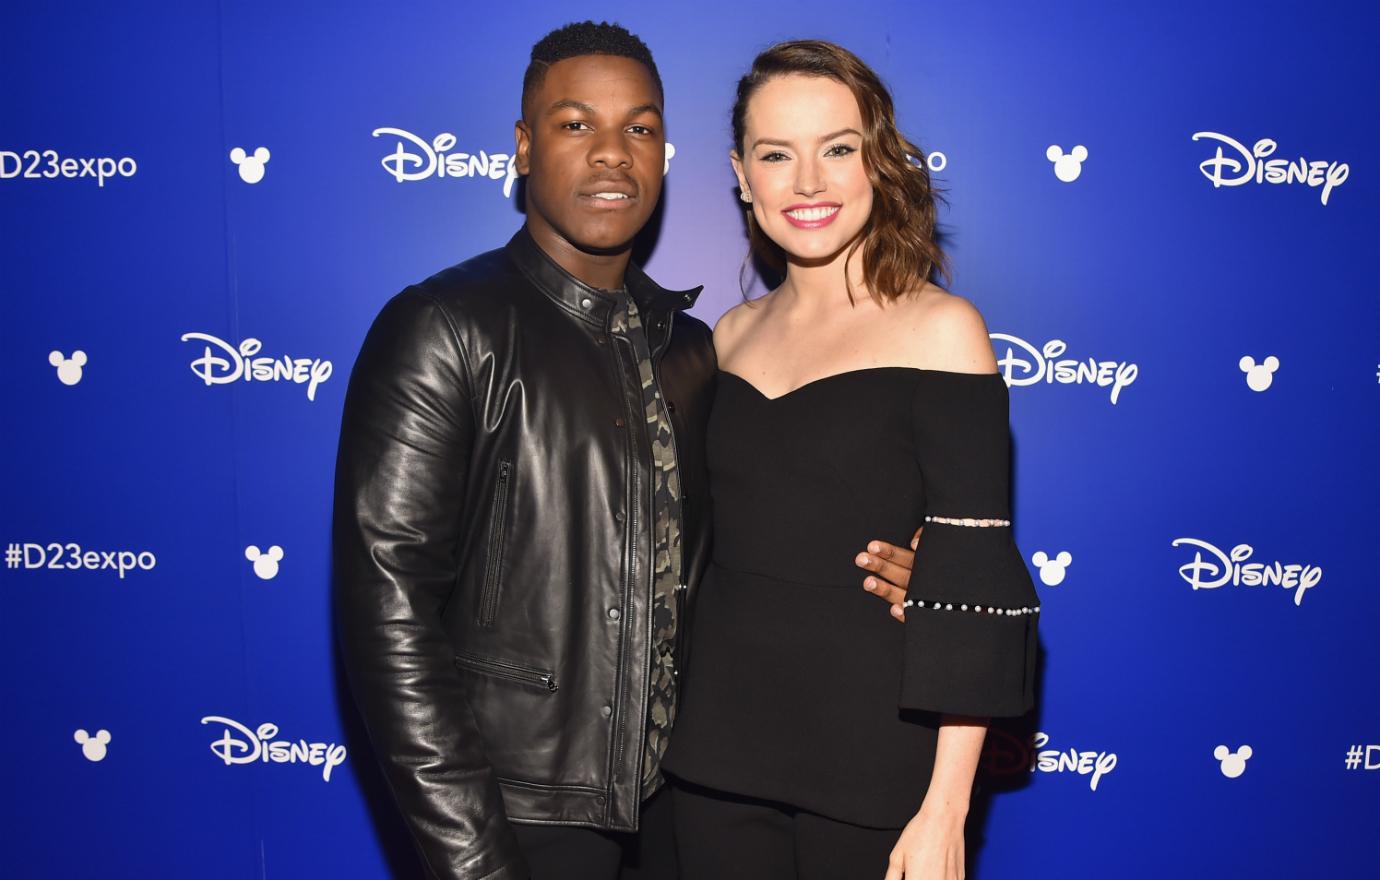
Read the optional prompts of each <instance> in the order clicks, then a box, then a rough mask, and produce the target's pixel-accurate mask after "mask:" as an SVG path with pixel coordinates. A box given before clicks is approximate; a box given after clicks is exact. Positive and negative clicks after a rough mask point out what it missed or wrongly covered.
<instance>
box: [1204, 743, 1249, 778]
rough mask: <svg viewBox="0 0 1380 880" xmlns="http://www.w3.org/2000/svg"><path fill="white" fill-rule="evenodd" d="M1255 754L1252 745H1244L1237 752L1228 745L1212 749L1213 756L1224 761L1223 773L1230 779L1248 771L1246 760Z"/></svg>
mask: <svg viewBox="0 0 1380 880" xmlns="http://www.w3.org/2000/svg"><path fill="white" fill-rule="evenodd" d="M1252 754H1254V752H1253V751H1252V749H1251V747H1250V746H1242V747H1241V748H1239V749H1237V750H1236V751H1235V752H1232V750H1231V749H1229V748H1227V747H1226V746H1218V747H1217V748H1215V749H1213V750H1212V756H1213V757H1214V758H1216V759H1217V760H1218V761H1220V762H1222V767H1221V769H1222V775H1223V776H1225V777H1227V778H1228V779H1235V778H1236V777H1238V776H1240V775H1241V774H1242V773H1245V772H1246V760H1247V759H1248V758H1250V756H1251V755H1252Z"/></svg>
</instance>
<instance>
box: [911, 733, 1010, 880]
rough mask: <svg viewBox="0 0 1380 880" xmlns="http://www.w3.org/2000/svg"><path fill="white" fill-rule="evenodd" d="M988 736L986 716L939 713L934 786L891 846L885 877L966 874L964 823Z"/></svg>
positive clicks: (929, 879) (956, 879) (936, 879)
mask: <svg viewBox="0 0 1380 880" xmlns="http://www.w3.org/2000/svg"><path fill="white" fill-rule="evenodd" d="M986 736H987V719H986V718H975V717H972V716H968V715H943V716H941V717H940V727H939V746H938V748H937V749H936V750H935V756H934V772H933V773H932V774H931V776H930V787H929V791H928V792H926V794H925V800H924V802H923V803H922V804H921V805H920V812H918V813H916V814H915V818H913V819H911V820H910V823H909V824H908V825H906V827H905V830H903V831H902V832H901V837H900V839H899V840H897V841H896V846H895V848H893V849H892V851H891V859H890V861H889V863H888V865H887V872H886V880H901V878H903V877H904V878H905V880H962V878H963V876H964V858H965V851H964V843H963V826H964V823H965V822H966V821H967V819H968V806H969V802H970V800H971V795H972V791H973V778H974V776H975V775H976V774H977V765H978V755H979V754H981V752H982V741H983V739H985V738H986Z"/></svg>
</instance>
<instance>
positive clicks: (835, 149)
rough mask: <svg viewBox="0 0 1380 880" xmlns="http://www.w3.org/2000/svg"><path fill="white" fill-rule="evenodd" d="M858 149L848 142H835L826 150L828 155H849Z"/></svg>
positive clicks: (825, 152)
mask: <svg viewBox="0 0 1380 880" xmlns="http://www.w3.org/2000/svg"><path fill="white" fill-rule="evenodd" d="M856 152H857V150H856V149H854V148H853V147H850V146H848V145H847V144H834V145H833V146H832V147H830V148H829V149H827V150H825V151H824V155H826V156H847V155H848V154H849V153H856Z"/></svg>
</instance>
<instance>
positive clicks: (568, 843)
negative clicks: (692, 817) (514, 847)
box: [513, 788, 680, 880]
mask: <svg viewBox="0 0 1380 880" xmlns="http://www.w3.org/2000/svg"><path fill="white" fill-rule="evenodd" d="M673 811H674V807H673V804H672V800H671V794H670V792H669V791H667V790H666V789H664V788H663V789H662V790H661V791H659V792H657V793H656V794H654V795H652V796H651V797H650V798H648V799H647V801H646V802H645V803H644V804H643V805H642V815H641V821H640V822H639V828H640V830H639V831H636V832H625V831H601V830H599V829H597V828H582V827H579V826H573V825H523V824H516V823H515V824H514V825H513V831H514V833H516V835H517V839H518V846H519V848H520V849H521V850H522V854H523V855H524V856H525V857H526V860H527V864H528V866H529V867H530V869H531V880H676V878H677V877H679V874H680V872H679V868H678V866H677V864H676V845H675V822H674V819H673Z"/></svg>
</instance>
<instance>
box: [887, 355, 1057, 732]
mask: <svg viewBox="0 0 1380 880" xmlns="http://www.w3.org/2000/svg"><path fill="white" fill-rule="evenodd" d="M913 405H914V412H913V413H912V418H913V422H914V425H915V444H916V453H917V455H918V457H919V465H920V472H921V480H922V482H923V485H924V490H925V516H926V521H925V522H924V523H922V524H923V525H924V531H923V532H922V533H921V535H920V543H919V544H918V545H917V547H916V553H915V567H914V570H913V573H912V575H911V580H910V589H909V591H908V598H909V600H910V601H911V602H912V603H913V604H911V605H910V606H909V607H907V609H906V622H905V660H904V666H903V671H902V685H901V699H900V705H901V707H902V708H909V709H924V710H929V711H933V712H943V713H952V714H957V715H973V716H982V717H993V716H998V717H1000V716H1016V715H1023V714H1025V713H1026V712H1027V711H1029V710H1030V708H1031V707H1032V706H1033V705H1034V679H1035V656H1036V631H1037V626H1036V623H1037V620H1038V618H1039V612H1038V609H1039V597H1038V596H1037V594H1036V593H1035V585H1034V583H1033V582H1032V581H1031V578H1030V572H1029V570H1027V569H1026V567H1025V562H1024V561H1023V560H1022V558H1021V554H1020V551H1019V550H1018V549H1017V548H1016V543H1015V541H1014V540H1013V539H1012V535H1011V526H1010V516H1011V514H1010V501H1009V499H1008V494H1009V479H1010V477H1009V475H1010V427H1009V424H1008V409H1009V399H1008V392H1007V387H1006V383H1005V381H1004V380H1003V379H1002V378H1001V375H1000V374H999V373H950V372H944V371H927V372H925V373H924V374H922V375H921V377H920V379H919V380H918V381H917V388H916V393H915V398H914V400H913ZM934 517H939V518H940V520H936V519H934ZM965 519H966V520H970V522H969V523H967V524H964V523H962V522H959V523H952V522H945V521H943V520H959V521H962V520H965ZM982 520H986V521H987V522H986V524H980V523H979V522H972V521H982ZM993 521H995V522H993Z"/></svg>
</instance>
